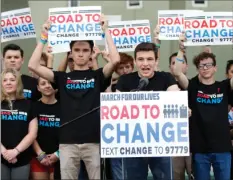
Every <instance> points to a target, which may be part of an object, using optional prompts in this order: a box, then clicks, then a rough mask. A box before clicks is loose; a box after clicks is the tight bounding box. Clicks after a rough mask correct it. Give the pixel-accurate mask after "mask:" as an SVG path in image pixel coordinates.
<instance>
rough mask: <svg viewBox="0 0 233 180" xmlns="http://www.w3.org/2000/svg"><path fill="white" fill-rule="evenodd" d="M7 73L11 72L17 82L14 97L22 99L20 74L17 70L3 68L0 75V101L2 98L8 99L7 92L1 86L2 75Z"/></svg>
mask: <svg viewBox="0 0 233 180" xmlns="http://www.w3.org/2000/svg"><path fill="white" fill-rule="evenodd" d="M7 73H11V74H12V75H13V76H14V77H15V78H16V82H17V89H16V92H15V97H16V99H24V95H23V83H22V80H21V75H20V74H19V72H17V71H16V70H14V69H5V70H3V71H2V75H1V88H2V89H1V90H2V92H1V95H2V98H1V101H4V100H7V101H9V96H8V94H7V93H6V91H5V89H4V88H3V80H4V77H5V75H6V74H7Z"/></svg>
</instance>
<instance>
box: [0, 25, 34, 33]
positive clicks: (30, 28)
mask: <svg viewBox="0 0 233 180" xmlns="http://www.w3.org/2000/svg"><path fill="white" fill-rule="evenodd" d="M30 31H33V32H34V31H35V29H34V25H33V24H27V25H25V24H24V25H18V26H14V27H4V28H2V31H1V34H4V35H6V34H17V33H24V32H30Z"/></svg>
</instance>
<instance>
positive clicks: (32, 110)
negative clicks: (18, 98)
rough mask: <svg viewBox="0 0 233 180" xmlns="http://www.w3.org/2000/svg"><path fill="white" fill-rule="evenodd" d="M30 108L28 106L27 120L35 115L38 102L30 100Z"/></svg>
mask: <svg viewBox="0 0 233 180" xmlns="http://www.w3.org/2000/svg"><path fill="white" fill-rule="evenodd" d="M29 103H30V108H29V114H28V122H30V121H31V120H33V119H34V118H36V117H37V104H38V102H33V101H30V102H29Z"/></svg>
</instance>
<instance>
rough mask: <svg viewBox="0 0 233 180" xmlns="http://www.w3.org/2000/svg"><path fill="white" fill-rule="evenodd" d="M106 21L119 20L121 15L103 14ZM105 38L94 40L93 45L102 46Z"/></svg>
mask: <svg viewBox="0 0 233 180" xmlns="http://www.w3.org/2000/svg"><path fill="white" fill-rule="evenodd" d="M105 17H106V19H107V20H108V22H110V21H121V15H105ZM105 43H106V42H105V39H102V40H96V41H95V45H97V46H104V45H105Z"/></svg>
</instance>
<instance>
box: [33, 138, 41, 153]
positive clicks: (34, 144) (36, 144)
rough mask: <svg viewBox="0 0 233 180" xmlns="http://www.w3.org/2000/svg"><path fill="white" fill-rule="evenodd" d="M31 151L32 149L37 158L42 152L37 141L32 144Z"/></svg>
mask: <svg viewBox="0 0 233 180" xmlns="http://www.w3.org/2000/svg"><path fill="white" fill-rule="evenodd" d="M33 149H34V151H35V153H36V154H37V156H39V155H40V154H41V153H42V152H43V151H42V149H41V148H40V145H39V144H38V142H37V140H35V141H34V142H33Z"/></svg>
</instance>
